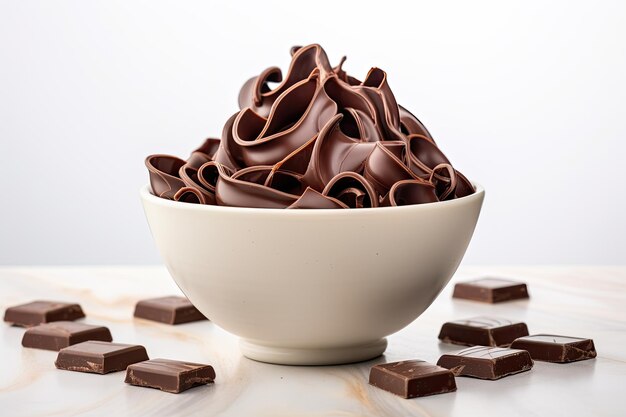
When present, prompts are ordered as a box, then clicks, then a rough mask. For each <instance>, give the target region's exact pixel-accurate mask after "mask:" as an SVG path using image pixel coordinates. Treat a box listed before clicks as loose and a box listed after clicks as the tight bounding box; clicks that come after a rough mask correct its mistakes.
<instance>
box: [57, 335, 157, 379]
mask: <svg viewBox="0 0 626 417" xmlns="http://www.w3.org/2000/svg"><path fill="white" fill-rule="evenodd" d="M147 360H148V354H147V353H146V348H144V347H143V346H140V345H124V344H121V343H111V342H99V341H88V342H82V343H79V344H77V345H73V346H69V347H66V348H64V349H61V350H60V351H59V355H58V356H57V360H56V362H55V363H54V364H55V365H56V367H57V368H58V369H65V370H68V371H77V372H90V373H95V374H107V373H109V372H116V371H123V370H124V369H126V367H127V366H128V365H130V364H132V363H137V362H141V361H147Z"/></svg>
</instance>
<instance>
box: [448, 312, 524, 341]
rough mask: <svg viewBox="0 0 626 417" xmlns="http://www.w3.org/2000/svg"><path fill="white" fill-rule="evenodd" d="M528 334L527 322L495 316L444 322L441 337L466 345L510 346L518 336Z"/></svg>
mask: <svg viewBox="0 0 626 417" xmlns="http://www.w3.org/2000/svg"><path fill="white" fill-rule="evenodd" d="M527 335H528V327H526V323H521V322H516V323H513V322H512V321H510V320H506V319H501V318H494V317H475V318H472V319H468V320H456V321H451V322H447V323H444V325H443V326H441V332H439V339H441V340H442V341H444V342H448V343H454V344H457V345H466V346H475V345H481V346H508V345H509V344H511V342H513V341H514V340H515V339H517V338H518V337H522V336H527Z"/></svg>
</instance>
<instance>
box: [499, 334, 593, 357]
mask: <svg viewBox="0 0 626 417" xmlns="http://www.w3.org/2000/svg"><path fill="white" fill-rule="evenodd" d="M511 347H512V348H515V349H524V350H527V351H528V353H530V356H531V357H532V358H533V359H535V360H538V361H545V362H556V363H567V362H575V361H582V360H585V359H593V358H595V357H596V356H597V353H596V347H595V346H594V344H593V340H592V339H584V338H581V337H569V336H556V335H551V334H535V335H532V336H525V337H520V338H519V339H516V340H515V341H514V342H513V343H511Z"/></svg>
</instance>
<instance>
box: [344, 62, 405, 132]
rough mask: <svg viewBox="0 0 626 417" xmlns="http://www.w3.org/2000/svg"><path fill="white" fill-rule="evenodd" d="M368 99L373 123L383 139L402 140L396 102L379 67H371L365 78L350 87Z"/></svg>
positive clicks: (385, 75) (384, 74)
mask: <svg viewBox="0 0 626 417" xmlns="http://www.w3.org/2000/svg"><path fill="white" fill-rule="evenodd" d="M352 88H354V90H355V91H356V92H358V93H359V94H361V95H363V96H364V97H365V98H367V99H368V101H369V102H370V104H372V107H373V108H374V110H375V118H374V120H375V123H376V127H377V128H378V129H379V131H380V135H381V137H382V138H384V140H404V135H403V134H402V132H401V131H400V113H399V108H398V103H396V99H395V97H394V96H393V93H392V92H391V89H390V88H389V84H388V83H387V74H386V73H385V71H383V70H381V69H380V68H372V69H371V70H370V71H369V73H368V74H367V77H366V78H365V80H364V81H363V82H362V83H361V84H360V85H357V86H354V87H352Z"/></svg>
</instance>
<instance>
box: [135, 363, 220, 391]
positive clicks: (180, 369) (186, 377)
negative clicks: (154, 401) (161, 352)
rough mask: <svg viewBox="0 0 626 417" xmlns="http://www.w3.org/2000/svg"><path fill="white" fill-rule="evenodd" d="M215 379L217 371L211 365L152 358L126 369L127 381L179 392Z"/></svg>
mask: <svg viewBox="0 0 626 417" xmlns="http://www.w3.org/2000/svg"><path fill="white" fill-rule="evenodd" d="M213 380H215V371H214V370H213V367H212V366H210V365H202V364H199V363H191V362H181V361H173V360H169V359H151V360H149V361H145V362H139V363H135V364H133V365H130V366H129V367H128V368H127V369H126V380H125V382H126V383H127V384H131V385H137V386H139V387H149V388H156V389H160V390H161V391H166V392H171V393H174V394H178V393H179V392H182V391H185V390H188V389H189V388H193V387H196V386H198V385H205V384H208V383H210V382H213Z"/></svg>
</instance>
